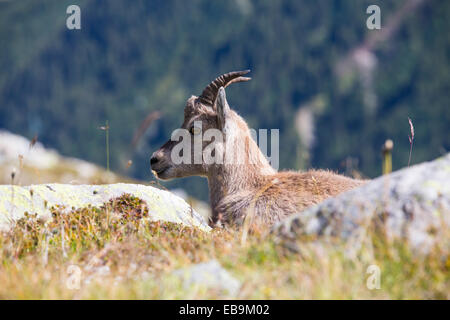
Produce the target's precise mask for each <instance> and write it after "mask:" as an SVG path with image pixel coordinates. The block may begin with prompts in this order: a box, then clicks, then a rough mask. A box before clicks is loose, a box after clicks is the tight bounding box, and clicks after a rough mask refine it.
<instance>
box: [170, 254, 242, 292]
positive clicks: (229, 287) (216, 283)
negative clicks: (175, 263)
mask: <svg viewBox="0 0 450 320" xmlns="http://www.w3.org/2000/svg"><path fill="white" fill-rule="evenodd" d="M173 275H174V276H176V277H178V278H180V279H182V282H183V286H184V288H185V289H187V290H189V289H192V287H195V286H200V287H204V288H209V289H217V290H220V291H223V292H225V293H226V294H228V295H230V296H236V295H237V293H238V292H239V289H240V287H241V283H240V282H239V280H237V279H235V278H234V277H233V276H232V275H230V274H229V273H228V271H227V270H225V269H224V268H223V267H222V266H221V265H220V263H219V262H218V261H217V260H211V261H208V262H205V263H199V264H195V265H192V266H189V267H186V268H182V269H178V270H175V271H174V272H173Z"/></svg>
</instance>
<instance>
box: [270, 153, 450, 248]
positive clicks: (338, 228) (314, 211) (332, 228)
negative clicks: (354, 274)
mask: <svg viewBox="0 0 450 320" xmlns="http://www.w3.org/2000/svg"><path fill="white" fill-rule="evenodd" d="M374 224H376V227H377V228H379V227H381V228H382V231H383V234H385V235H386V237H387V238H388V239H402V240H404V241H405V243H407V244H409V245H410V246H411V247H412V248H413V249H414V250H416V251H420V252H427V251H428V250H429V249H430V248H431V247H432V246H433V245H434V244H437V243H439V244H441V245H443V246H447V249H448V246H449V245H450V241H449V240H450V239H449V226H450V153H449V154H447V155H446V156H444V157H442V158H439V159H437V160H435V161H431V162H426V163H422V164H419V165H416V166H413V167H410V168H406V169H402V170H400V171H397V172H394V173H392V174H389V175H385V176H382V177H379V178H377V179H375V180H372V181H370V182H369V183H367V184H366V185H364V186H362V187H360V188H357V189H354V190H351V191H348V192H346V193H343V194H341V195H339V196H338V197H335V198H331V199H328V200H326V201H324V202H322V203H320V204H318V205H316V206H314V207H312V208H309V209H307V210H305V211H303V212H300V213H298V214H295V215H293V216H290V217H289V218H287V219H286V220H284V221H282V222H280V223H279V224H277V225H275V226H274V228H273V230H272V231H273V233H274V234H275V235H276V236H278V237H279V238H281V239H298V238H299V237H301V236H305V235H306V236H313V238H317V239H321V238H322V239H323V238H324V237H328V238H330V237H333V238H340V239H342V240H344V241H345V242H347V243H350V244H351V246H352V248H353V249H357V248H358V247H360V246H361V244H362V241H363V240H364V239H367V234H368V228H369V227H370V226H372V227H373V226H374ZM372 230H373V229H372Z"/></svg>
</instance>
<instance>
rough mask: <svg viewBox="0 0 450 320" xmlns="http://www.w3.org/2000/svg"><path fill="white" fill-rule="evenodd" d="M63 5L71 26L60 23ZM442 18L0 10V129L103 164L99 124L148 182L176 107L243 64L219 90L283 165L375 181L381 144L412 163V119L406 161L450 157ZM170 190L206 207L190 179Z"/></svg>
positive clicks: (157, 5) (58, 7) (49, 6)
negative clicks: (76, 24) (371, 24)
mask: <svg viewBox="0 0 450 320" xmlns="http://www.w3.org/2000/svg"><path fill="white" fill-rule="evenodd" d="M70 4H77V5H79V6H80V8H81V26H82V29H81V30H68V29H67V28H66V18H67V17H68V15H67V14H66V8H67V6H68V5H70ZM371 4H376V5H378V6H379V7H380V8H381V26H382V29H381V30H369V29H368V28H367V27H366V19H367V18H368V16H369V15H368V14H366V8H367V7H368V6H369V5H371ZM449 20H450V1H441V0H428V1H426V0H404V1H399V0H396V1H374V0H372V1H362V0H341V1H340V0H317V1H307V0H304V1H298V0H283V1H273V0H258V1H256V0H233V1H210V0H189V1H176V0H153V1H125V0H115V1H99V0H77V1H73V0H72V1H62V0H51V1H44V0H42V1H36V0H20V1H0V70H1V73H0V129H6V130H9V131H11V132H13V133H17V134H21V135H24V136H26V137H28V138H29V139H31V138H33V137H34V136H35V135H36V134H37V135H38V137H39V141H41V142H42V143H44V145H45V146H48V147H52V148H55V149H57V150H58V151H59V152H60V153H62V154H63V155H67V156H71V157H78V158H82V159H85V160H88V161H91V162H94V163H97V164H100V165H102V166H106V157H105V148H106V146H105V132H104V131H102V130H100V129H99V127H100V126H102V125H104V124H105V122H106V120H108V121H109V125H110V154H111V156H110V159H111V169H112V170H113V171H115V172H118V173H121V174H126V175H129V176H132V177H134V178H137V179H140V180H143V181H147V182H148V181H150V180H151V179H154V178H153V176H152V174H151V172H150V170H149V157H150V155H151V153H152V152H153V151H155V150H156V149H157V148H158V147H159V146H160V145H161V144H162V143H163V142H165V141H166V140H167V139H168V138H169V137H170V134H171V132H172V131H173V130H174V129H175V128H177V127H178V126H179V125H180V124H181V122H182V119H183V107H184V104H185V101H186V99H187V98H189V97H190V96H191V95H192V94H195V95H198V94H200V93H201V91H202V90H203V88H204V87H205V86H206V85H207V84H208V83H209V82H210V81H211V80H212V79H214V78H215V77H216V76H218V75H220V74H222V73H225V72H228V71H232V70H241V69H251V70H252V73H251V74H250V75H251V77H252V78H253V80H252V81H250V82H248V83H245V84H239V85H233V86H230V87H229V88H228V89H227V97H228V99H229V102H230V104H231V106H232V107H234V108H235V109H236V110H237V111H238V112H239V113H240V114H241V115H242V116H243V117H244V118H245V119H246V120H247V121H248V123H249V125H250V126H251V127H252V128H255V129H257V128H267V129H271V128H279V129H280V167H281V168H294V169H306V168H310V167H320V168H330V169H333V170H337V171H339V172H341V173H346V174H352V172H353V171H354V170H356V171H358V172H360V173H361V174H362V175H363V176H365V177H375V176H378V175H380V173H381V154H380V148H381V145H382V144H383V143H384V141H385V140H386V139H388V138H391V139H393V141H394V144H395V146H394V151H393V167H394V170H395V169H399V168H401V167H404V166H406V165H407V162H408V154H409V148H410V144H409V141H408V134H409V130H410V129H409V125H408V117H410V118H411V119H412V120H413V122H414V125H415V129H416V131H415V141H414V143H415V145H414V150H413V156H412V163H418V162H422V161H425V160H431V159H433V158H436V157H437V156H439V155H441V154H443V153H445V152H448V151H449V150H450V104H449V102H450V99H449V94H450V93H449V92H450V88H449V84H450V74H449V71H450V68H449V67H450V66H449V64H450V37H449V31H450V28H449V26H450V22H449ZM152 111H160V112H161V117H160V118H159V119H158V120H156V121H154V122H153V123H152V124H151V126H150V127H149V129H148V130H147V131H146V133H145V135H144V136H143V137H142V138H141V139H140V141H139V143H138V144H137V145H136V147H135V148H133V147H132V146H131V141H132V140H133V137H134V135H135V132H136V130H137V129H138V128H139V126H140V124H141V123H142V120H143V119H144V118H145V117H147V116H148V115H149V113H151V112H152ZM129 160H132V161H133V164H132V165H131V166H129ZM127 163H128V165H127ZM165 185H166V186H168V187H170V188H174V187H182V188H184V189H186V190H187V191H188V192H189V193H190V194H191V195H193V196H196V197H198V198H201V199H207V192H206V190H207V189H206V181H204V180H202V179H200V178H186V179H181V180H177V181H173V182H169V183H165Z"/></svg>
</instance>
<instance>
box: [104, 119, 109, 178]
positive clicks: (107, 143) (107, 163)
mask: <svg viewBox="0 0 450 320" xmlns="http://www.w3.org/2000/svg"><path fill="white" fill-rule="evenodd" d="M105 127H106V171H107V172H108V173H109V121H108V120H106V126H105Z"/></svg>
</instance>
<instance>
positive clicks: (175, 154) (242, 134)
mask: <svg viewBox="0 0 450 320" xmlns="http://www.w3.org/2000/svg"><path fill="white" fill-rule="evenodd" d="M248 72H250V70H245V71H235V72H229V73H226V74H224V75H221V76H220V77H218V78H216V79H215V80H214V81H212V82H211V83H210V84H209V85H208V86H207V87H206V88H205V89H204V90H203V92H202V94H201V95H200V96H199V97H196V96H192V97H190V98H189V99H188V100H187V102H186V106H185V108H184V121H183V124H182V125H181V127H180V129H181V130H180V129H178V130H175V131H174V133H173V134H172V137H171V139H170V140H169V141H167V142H166V143H165V144H164V145H163V146H162V147H161V148H160V149H159V150H157V151H156V152H154V153H153V155H152V157H151V159H150V164H151V168H152V170H153V172H154V173H155V175H156V176H157V177H158V178H160V179H164V180H166V179H172V178H181V177H187V176H194V175H196V176H206V177H208V176H209V175H210V172H211V170H212V168H214V167H217V166H218V165H221V164H220V161H217V159H224V155H225V152H226V151H225V149H226V146H228V145H230V143H229V142H231V145H232V144H233V141H231V140H238V139H240V140H246V139H248V137H250V135H249V129H248V127H247V124H246V123H245V121H244V120H242V118H241V117H239V116H238V115H237V114H236V113H235V112H234V111H232V110H231V109H230V107H229V105H228V102H227V99H226V96H225V90H224V88H226V87H227V86H229V85H230V84H232V83H235V82H242V81H248V80H250V79H251V78H248V77H243V75H245V74H247V73H248ZM219 135H221V138H218V136H219ZM181 139H182V140H183V141H181ZM247 143H253V142H249V141H248V142H247ZM255 145H256V144H255ZM230 149H231V147H230ZM205 154H209V155H211V156H212V157H214V159H212V160H213V161H211V157H209V158H208V157H205ZM174 158H176V159H174ZM180 159H181V160H184V161H180Z"/></svg>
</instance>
